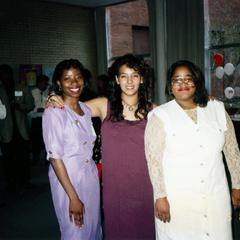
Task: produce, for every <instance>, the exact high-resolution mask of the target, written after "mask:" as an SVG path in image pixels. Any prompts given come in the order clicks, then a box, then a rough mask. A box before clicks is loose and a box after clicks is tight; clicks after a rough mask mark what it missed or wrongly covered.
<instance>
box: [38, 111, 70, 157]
mask: <svg viewBox="0 0 240 240" xmlns="http://www.w3.org/2000/svg"><path fill="white" fill-rule="evenodd" d="M64 116H65V111H64V110H62V109H56V108H47V109H46V110H45V111H44V114H43V118H42V128H43V140H44V144H45V148H46V152H47V160H49V159H50V158H53V159H62V157H63V154H64V150H63V149H64V148H63V146H64V129H65V120H64V119H66V117H64Z"/></svg>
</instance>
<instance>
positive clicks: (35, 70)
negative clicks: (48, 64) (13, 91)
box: [19, 64, 42, 87]
mask: <svg viewBox="0 0 240 240" xmlns="http://www.w3.org/2000/svg"><path fill="white" fill-rule="evenodd" d="M40 74H42V64H20V66H19V75H20V81H24V82H26V84H27V85H28V86H29V87H33V86H35V85H36V80H37V76H38V75H40Z"/></svg>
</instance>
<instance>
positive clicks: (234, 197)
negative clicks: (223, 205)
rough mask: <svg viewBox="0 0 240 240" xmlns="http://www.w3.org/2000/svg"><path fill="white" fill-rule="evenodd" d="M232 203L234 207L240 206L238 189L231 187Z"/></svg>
mask: <svg viewBox="0 0 240 240" xmlns="http://www.w3.org/2000/svg"><path fill="white" fill-rule="evenodd" d="M232 203H233V207H234V208H240V189H232Z"/></svg>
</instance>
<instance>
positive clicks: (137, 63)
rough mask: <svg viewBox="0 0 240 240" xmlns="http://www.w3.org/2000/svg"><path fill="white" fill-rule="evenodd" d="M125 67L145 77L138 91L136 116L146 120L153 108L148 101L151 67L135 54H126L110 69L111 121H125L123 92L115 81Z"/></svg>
mask: <svg viewBox="0 0 240 240" xmlns="http://www.w3.org/2000/svg"><path fill="white" fill-rule="evenodd" d="M123 65H126V66H127V67H129V68H132V69H134V70H135V71H137V72H138V73H139V74H140V76H142V77H143V83H141V84H140V86H139V90H138V98H139V99H138V100H139V101H138V107H137V109H136V111H135V113H134V114H135V117H136V118H137V119H141V117H140V116H143V117H144V118H145V119H146V118H147V114H148V112H149V111H150V110H151V108H152V104H151V103H150V102H149V101H148V99H149V93H148V82H149V78H148V77H149V66H148V65H147V64H146V63H145V62H144V61H143V60H142V59H141V58H140V57H138V56H136V55H133V54H126V55H123V56H121V57H118V58H117V59H116V60H115V61H114V62H113V64H112V65H111V67H110V68H109V69H108V75H109V79H110V86H111V89H110V97H109V101H110V106H111V112H110V119H111V121H121V120H123V119H124V116H123V104H122V98H121V93H122V90H121V88H120V86H119V85H118V84H116V80H115V77H116V76H118V75H119V69H120V67H121V66H123ZM139 115H140V116H139Z"/></svg>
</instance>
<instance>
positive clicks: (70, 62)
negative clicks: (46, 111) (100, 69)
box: [52, 59, 85, 95]
mask: <svg viewBox="0 0 240 240" xmlns="http://www.w3.org/2000/svg"><path fill="white" fill-rule="evenodd" d="M70 68H75V69H79V70H80V72H81V73H82V74H83V78H84V81H85V75H84V72H85V68H84V66H83V64H82V63H81V62H80V61H79V60H77V59H65V60H63V61H61V62H59V63H58V64H57V65H56V67H55V69H54V72H53V77H52V83H53V86H52V90H53V91H54V92H55V93H56V94H58V95H62V91H60V90H59V86H58V84H57V81H58V80H60V78H61V77H62V74H63V71H64V70H68V69H70Z"/></svg>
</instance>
